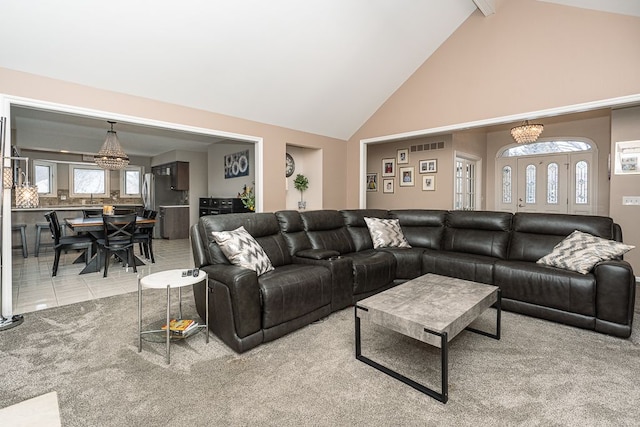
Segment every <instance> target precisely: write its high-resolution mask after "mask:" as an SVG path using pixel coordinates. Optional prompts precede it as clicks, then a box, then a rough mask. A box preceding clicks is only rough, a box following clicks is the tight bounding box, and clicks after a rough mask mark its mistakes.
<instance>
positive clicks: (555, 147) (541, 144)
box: [498, 139, 592, 157]
mask: <svg viewBox="0 0 640 427" xmlns="http://www.w3.org/2000/svg"><path fill="white" fill-rule="evenodd" d="M591 150H592V147H591V144H590V143H588V142H585V141H575V140H557V139H554V140H548V141H538V142H533V143H531V144H520V145H515V146H513V147H509V148H507V149H505V150H504V151H503V152H502V153H501V154H500V155H499V156H498V157H520V156H532V155H536V154H553V153H572V152H576V151H591Z"/></svg>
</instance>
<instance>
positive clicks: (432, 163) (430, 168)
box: [418, 159, 438, 173]
mask: <svg viewBox="0 0 640 427" xmlns="http://www.w3.org/2000/svg"><path fill="white" fill-rule="evenodd" d="M418 170H419V171H420V173H435V172H438V160H437V159H430V160H420V162H418Z"/></svg>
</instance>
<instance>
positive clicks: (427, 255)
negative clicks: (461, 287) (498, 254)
mask: <svg viewBox="0 0 640 427" xmlns="http://www.w3.org/2000/svg"><path fill="white" fill-rule="evenodd" d="M497 261H498V259H497V258H493V257H488V256H485V255H475V254H464V253H459V252H446V251H434V250H431V249H425V250H424V253H423V255H422V274H426V273H435V274H440V275H442V276H449V277H456V278H458V279H463V280H471V281H474V282H479V283H486V284H489V285H493V284H494V283H493V282H494V278H493V269H494V265H495V263H496V262H497Z"/></svg>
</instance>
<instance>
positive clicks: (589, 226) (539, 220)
mask: <svg viewBox="0 0 640 427" xmlns="http://www.w3.org/2000/svg"><path fill="white" fill-rule="evenodd" d="M575 230H579V231H582V232H584V233H589V234H592V235H594V236H597V237H602V238H603V239H613V238H614V237H615V236H614V224H613V220H612V219H611V218H607V217H601V216H584V215H557V214H538V213H517V214H515V215H514V216H513V232H512V234H511V243H510V246H509V259H510V260H515V261H529V262H536V261H537V260H539V259H540V258H542V257H543V256H545V255H547V254H549V253H551V251H553V248H554V246H556V245H557V244H558V243H560V242H561V241H562V240H564V238H565V237H567V236H568V235H570V234H571V233H573V232H574V231H575Z"/></svg>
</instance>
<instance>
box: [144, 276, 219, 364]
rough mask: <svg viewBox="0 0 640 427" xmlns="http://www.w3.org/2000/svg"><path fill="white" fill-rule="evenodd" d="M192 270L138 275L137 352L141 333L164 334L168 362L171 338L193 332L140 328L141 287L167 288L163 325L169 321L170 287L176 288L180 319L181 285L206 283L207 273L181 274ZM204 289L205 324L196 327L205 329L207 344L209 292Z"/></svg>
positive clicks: (177, 337)
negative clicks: (184, 332)
mask: <svg viewBox="0 0 640 427" xmlns="http://www.w3.org/2000/svg"><path fill="white" fill-rule="evenodd" d="M186 271H193V270H192V269H177V270H166V271H160V272H158V273H153V274H149V275H148V276H145V277H143V278H140V276H139V275H138V353H140V352H141V351H142V336H143V335H155V336H158V335H159V334H163V335H165V344H166V357H165V358H166V361H167V364H169V363H170V351H171V349H170V346H171V340H172V339H185V338H188V337H189V336H191V335H193V334H189V335H187V336H184V337H182V336H176V335H171V331H170V330H169V328H168V327H167V328H166V329H164V330H163V329H152V330H146V331H143V330H142V289H143V288H145V289H166V290H167V318H166V323H165V325H169V323H170V321H171V289H174V288H177V289H178V310H179V311H178V319H182V287H184V286H191V285H195V284H197V283H200V282H202V281H203V280H204V281H205V286H206V285H207V273H205V272H204V271H202V270H200V271H199V274H198V276H196V277H193V275H188V276H186V275H185V276H183V272H186ZM207 291H208V290H205V319H204V321H205V324H204V325H198V326H196V328H197V329H198V332H199V331H200V330H201V329H204V330H205V337H206V342H207V344H208V343H209V292H207Z"/></svg>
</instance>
